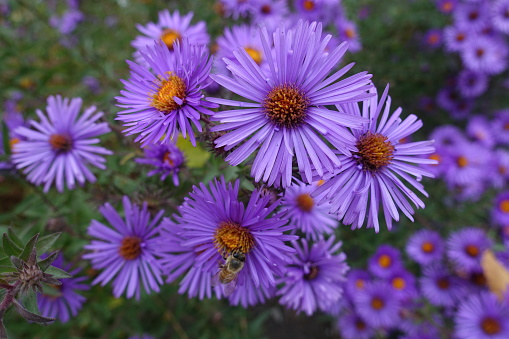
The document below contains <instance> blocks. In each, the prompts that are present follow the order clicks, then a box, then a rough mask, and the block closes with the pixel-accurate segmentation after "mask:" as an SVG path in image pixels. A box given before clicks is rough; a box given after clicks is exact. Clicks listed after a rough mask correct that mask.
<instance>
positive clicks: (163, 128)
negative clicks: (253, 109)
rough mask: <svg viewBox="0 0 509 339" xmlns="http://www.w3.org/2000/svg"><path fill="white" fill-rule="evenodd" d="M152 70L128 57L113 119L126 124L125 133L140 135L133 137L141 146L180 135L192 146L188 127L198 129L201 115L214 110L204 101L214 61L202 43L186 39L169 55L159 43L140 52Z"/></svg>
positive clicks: (191, 137)
mask: <svg viewBox="0 0 509 339" xmlns="http://www.w3.org/2000/svg"><path fill="white" fill-rule="evenodd" d="M142 56H143V58H144V59H145V61H146V62H147V63H148V64H149V65H150V69H151V70H150V71H149V70H147V69H146V68H145V67H143V66H141V65H139V64H136V63H134V62H131V61H127V63H128V64H129V66H130V68H131V78H130V79H129V80H128V81H125V80H122V83H123V84H124V85H125V90H123V91H120V94H122V96H119V97H116V99H117V101H118V104H117V106H118V107H121V108H123V110H122V111H120V112H119V113H118V115H117V118H116V120H120V121H122V122H123V123H124V126H126V127H128V128H127V129H126V130H124V133H126V135H131V134H139V135H138V136H137V137H136V139H135V141H140V142H142V143H143V146H146V145H149V144H154V143H159V142H161V143H164V142H167V141H168V140H170V139H172V140H175V139H176V137H177V135H178V134H179V133H182V135H183V137H184V138H187V136H188V135H189V139H190V140H191V143H192V144H193V145H194V146H196V139H195V136H194V131H193V127H192V125H194V126H195V127H196V129H198V131H200V132H201V131H202V127H201V124H200V113H203V114H209V115H210V114H212V111H210V110H209V108H211V107H217V106H216V105H214V104H211V103H209V102H207V101H205V100H203V95H202V89H204V88H205V87H207V85H208V79H209V73H210V68H211V65H212V61H211V60H210V59H209V54H208V52H207V50H206V48H205V46H194V45H190V44H189V41H188V40H187V39H183V40H182V43H176V45H175V48H174V49H173V53H170V51H169V50H168V48H167V47H166V45H164V44H163V43H161V42H159V43H157V44H155V45H153V46H152V47H147V49H146V51H145V52H142Z"/></svg>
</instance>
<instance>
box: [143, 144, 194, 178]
mask: <svg viewBox="0 0 509 339" xmlns="http://www.w3.org/2000/svg"><path fill="white" fill-rule="evenodd" d="M143 151H144V152H145V157H144V158H137V159H134V161H136V162H137V163H139V164H145V165H151V166H152V167H155V168H154V169H153V170H151V171H150V172H148V173H147V176H149V177H150V176H152V175H155V174H161V180H164V179H166V177H167V176H169V175H171V176H172V179H173V184H174V185H175V186H178V185H179V177H178V174H179V172H180V169H181V168H182V166H183V164H184V154H183V153H182V151H181V150H180V149H179V148H178V147H177V145H175V144H174V143H173V142H172V141H171V140H168V141H167V142H165V143H163V144H152V145H149V146H147V147H146V148H145V149H144V150H143Z"/></svg>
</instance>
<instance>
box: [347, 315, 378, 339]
mask: <svg viewBox="0 0 509 339" xmlns="http://www.w3.org/2000/svg"><path fill="white" fill-rule="evenodd" d="M337 328H338V330H339V333H341V338H344V339H371V338H373V336H374V335H375V333H376V332H375V328H373V327H371V326H369V325H368V324H367V322H366V321H365V320H364V319H362V318H361V317H360V316H359V315H358V314H356V313H354V312H348V313H345V314H343V315H341V316H340V317H339V319H338V322H337Z"/></svg>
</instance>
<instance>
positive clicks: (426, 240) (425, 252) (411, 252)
mask: <svg viewBox="0 0 509 339" xmlns="http://www.w3.org/2000/svg"><path fill="white" fill-rule="evenodd" d="M444 250H445V246H444V241H443V240H442V238H441V237H440V234H438V233H437V232H435V231H431V230H420V231H417V232H415V233H414V234H413V235H412V236H411V237H410V238H409V239H408V242H407V245H406V252H407V254H408V256H409V257H410V258H411V259H412V260H414V261H415V262H417V263H418V264H421V265H423V266H426V265H429V264H431V263H434V262H440V260H441V259H442V257H443V255H444Z"/></svg>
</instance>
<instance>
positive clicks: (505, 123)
mask: <svg viewBox="0 0 509 339" xmlns="http://www.w3.org/2000/svg"><path fill="white" fill-rule="evenodd" d="M492 125H493V126H492V128H493V134H494V135H495V137H496V139H497V141H498V143H500V144H503V145H509V110H507V109H503V110H500V111H497V112H496V113H495V119H493V122H492Z"/></svg>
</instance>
